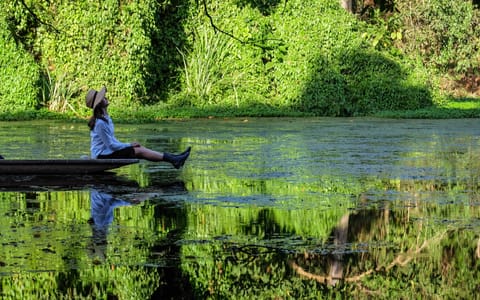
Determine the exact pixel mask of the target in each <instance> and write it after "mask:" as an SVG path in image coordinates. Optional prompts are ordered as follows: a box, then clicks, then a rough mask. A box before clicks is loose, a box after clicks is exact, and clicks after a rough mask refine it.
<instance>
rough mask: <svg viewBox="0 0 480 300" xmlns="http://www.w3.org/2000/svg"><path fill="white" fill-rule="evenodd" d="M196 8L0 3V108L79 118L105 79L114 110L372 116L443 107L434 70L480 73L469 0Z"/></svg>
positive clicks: (234, 2) (150, 3)
mask: <svg viewBox="0 0 480 300" xmlns="http://www.w3.org/2000/svg"><path fill="white" fill-rule="evenodd" d="M201 4H203V2H198V1H186V0H175V1H166V0H165V1H155V0H147V1H140V2H138V1H127V0H121V1H116V0H115V1H114V0H107V1H101V2H98V1H97V2H95V1H93V2H92V1H88V0H82V1H76V2H71V1H63V0H55V1H38V0H31V1H20V0H13V1H10V2H8V3H7V2H3V3H2V4H1V7H0V8H2V13H1V15H2V18H3V19H4V20H5V22H2V26H3V27H2V28H1V31H2V34H1V36H0V38H1V40H0V43H2V46H3V47H2V51H3V52H5V54H3V53H2V58H1V59H2V60H4V61H5V62H3V63H2V65H4V64H5V68H2V71H1V72H2V73H1V74H0V76H2V78H4V77H5V78H6V79H5V80H4V81H3V82H6V84H4V85H3V87H2V89H5V90H9V91H14V93H13V94H12V95H11V96H9V95H7V93H6V92H5V91H2V92H1V93H0V101H3V102H5V103H6V105H2V107H3V108H2V109H4V110H5V109H7V108H8V109H9V110H10V109H12V108H13V107H15V108H19V109H22V110H23V109H37V108H38V107H39V106H44V107H46V108H47V109H49V110H52V111H58V112H62V113H74V114H76V115H79V116H85V115H87V114H89V113H90V112H89V111H88V110H87V109H86V108H85V107H84V97H85V93H86V91H87V90H88V89H89V88H97V89H98V88H100V87H101V86H103V85H105V86H107V88H108V90H109V97H110V99H111V100H112V101H111V103H112V108H117V109H118V110H120V111H122V110H125V108H128V109H130V110H132V111H135V110H136V109H138V108H139V107H142V106H145V105H152V104H163V103H165V102H166V103H167V104H169V106H163V105H158V106H155V107H156V108H157V109H159V110H166V109H170V108H172V107H173V110H172V111H174V112H175V111H178V109H179V108H182V107H186V110H187V112H183V113H181V114H186V115H188V114H190V113H192V112H194V111H197V112H199V116H203V115H205V114H206V113H205V112H203V111H202V110H206V111H207V112H208V111H217V112H223V113H229V112H231V113H233V114H234V115H235V116H236V115H238V114H239V113H238V111H241V113H247V114H252V115H255V116H259V115H278V114H281V115H289V114H290V113H291V112H297V113H306V114H314V115H321V116H357V115H368V114H372V113H376V112H378V111H384V110H390V111H395V110H418V109H425V108H426V107H429V106H432V105H438V104H441V100H442V96H441V95H440V94H439V93H438V92H437V90H438V89H437V87H436V86H437V83H436V82H434V80H431V78H432V76H431V74H435V73H436V72H435V71H437V68H438V70H440V71H453V72H457V73H459V74H461V73H466V72H470V73H475V72H478V67H479V65H480V57H479V54H478V53H480V51H478V50H479V38H478V37H479V36H480V32H479V29H478V28H480V27H479V26H476V25H478V23H479V18H480V17H479V13H478V10H475V9H473V6H472V4H471V2H470V1H460V2H458V3H457V2H455V3H454V2H451V1H447V0H442V1H437V2H435V1H427V2H425V1H421V2H418V3H417V2H416V3H415V4H410V2H409V1H398V3H395V5H396V7H397V8H398V11H393V12H390V13H389V14H385V13H383V12H380V11H379V10H372V13H371V14H370V17H369V18H368V19H366V20H362V19H360V18H358V17H357V16H356V15H352V14H350V13H348V12H346V11H344V10H343V9H342V8H341V7H340V5H339V4H338V1H329V0H321V1H314V0H307V1H301V0H292V1H283V2H280V1H263V2H261V1H260V2H259V1H249V0H227V1H213V2H208V1H207V2H205V4H206V9H205V8H204V7H203V5H201ZM3 44H4V45H3ZM418 57H420V59H417V58H418ZM12 61H14V62H16V63H11V62H12ZM7 62H8V63H7ZM17 64H18V65H17ZM426 67H428V68H429V69H426ZM17 69H18V70H19V71H18V72H17ZM13 73H15V74H17V75H18V76H21V78H20V80H18V78H17V79H12V78H14V77H12V76H11V74H13ZM15 93H21V95H20V94H19V95H16V94H15ZM20 99H21V100H20ZM17 102H18V104H17ZM12 103H15V105H13V104H12ZM152 107H153V106H152ZM165 114H167V115H168V110H167V111H159V112H158V113H157V115H165Z"/></svg>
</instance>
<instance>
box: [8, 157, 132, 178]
mask: <svg viewBox="0 0 480 300" xmlns="http://www.w3.org/2000/svg"><path fill="white" fill-rule="evenodd" d="M138 162H139V160H138V159H26V160H25V159H0V175H8V174H92V173H100V172H104V171H108V170H112V169H116V168H120V167H123V166H126V165H130V164H135V163H138Z"/></svg>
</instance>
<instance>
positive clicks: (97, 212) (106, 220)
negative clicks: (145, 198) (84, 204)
mask: <svg viewBox="0 0 480 300" xmlns="http://www.w3.org/2000/svg"><path fill="white" fill-rule="evenodd" d="M132 204H133V203H132V202H127V201H124V200H121V199H117V198H114V197H113V196H112V195H110V194H107V193H104V192H100V191H97V190H95V189H92V190H91V191H90V205H91V217H92V218H91V221H92V222H93V224H94V225H95V226H96V227H98V228H101V227H102V228H103V227H108V225H110V223H112V221H113V211H114V209H115V207H119V206H126V205H132Z"/></svg>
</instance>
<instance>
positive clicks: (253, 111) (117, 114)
mask: <svg viewBox="0 0 480 300" xmlns="http://www.w3.org/2000/svg"><path fill="white" fill-rule="evenodd" d="M89 113H90V112H89V111H82V112H72V111H68V112H64V113H60V112H52V111H48V110H46V109H41V110H29V111H18V112H13V113H11V112H9V113H0V121H28V120H72V121H84V120H86V119H87V118H89ZM111 114H112V116H114V118H115V120H116V122H122V123H132V122H135V123H148V122H155V121H158V120H164V119H192V118H238V117H257V118H258V117H299V118H302V117H315V116H318V115H315V114H313V113H307V112H299V111H294V110H291V109H282V108H278V107H270V106H255V107H213V106H212V107H206V108H197V107H175V106H167V105H153V106H145V107H137V108H135V107H133V108H124V107H112V108H111ZM367 117H379V118H396V119H462V118H478V117H480V99H479V98H464V99H455V100H451V101H449V102H447V103H446V104H444V105H442V106H432V107H428V108H424V109H419V110H407V111H381V112H376V113H373V114H371V115H367Z"/></svg>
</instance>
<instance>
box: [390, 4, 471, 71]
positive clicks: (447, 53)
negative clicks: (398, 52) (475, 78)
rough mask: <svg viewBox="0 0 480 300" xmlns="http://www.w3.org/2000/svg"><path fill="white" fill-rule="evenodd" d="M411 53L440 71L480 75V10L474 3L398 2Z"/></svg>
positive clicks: (406, 45) (407, 50)
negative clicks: (472, 71) (474, 72)
mask: <svg viewBox="0 0 480 300" xmlns="http://www.w3.org/2000/svg"><path fill="white" fill-rule="evenodd" d="M396 5H397V7H398V11H399V13H398V14H399V16H400V18H401V19H402V21H403V22H402V23H403V29H404V34H403V44H402V45H401V46H402V47H403V48H404V49H405V51H406V52H407V53H411V54H413V55H417V54H420V55H421V57H422V58H423V60H424V62H425V63H426V64H428V65H430V66H433V67H434V68H436V69H438V70H439V71H440V72H455V73H457V74H458V73H459V74H462V73H467V72H468V71H470V70H477V74H478V73H479V72H480V69H479V67H480V26H479V25H480V10H478V9H475V7H474V4H473V3H472V1H469V0H468V1H467V0H462V1H449V0H437V1H413V2H412V1H407V0H398V1H397V4H396Z"/></svg>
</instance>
